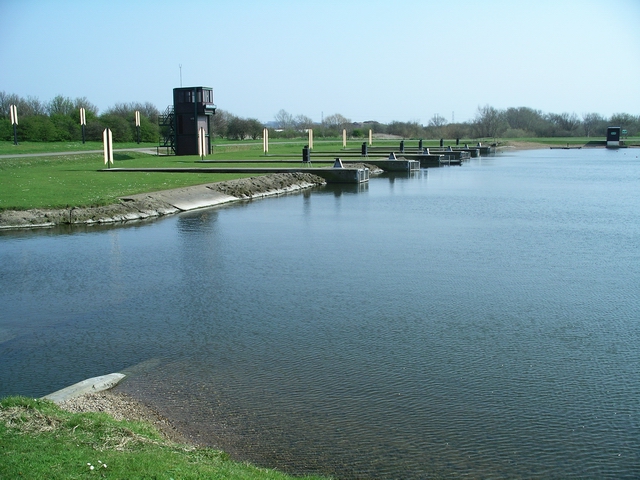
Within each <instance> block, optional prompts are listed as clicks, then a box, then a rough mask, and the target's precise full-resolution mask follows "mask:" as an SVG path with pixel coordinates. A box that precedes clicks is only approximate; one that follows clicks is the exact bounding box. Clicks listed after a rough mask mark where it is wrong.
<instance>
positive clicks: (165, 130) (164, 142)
mask: <svg viewBox="0 0 640 480" xmlns="http://www.w3.org/2000/svg"><path fill="white" fill-rule="evenodd" d="M175 119H176V116H175V113H174V111H173V105H169V106H168V107H167V108H166V109H165V111H164V112H163V113H161V114H159V115H158V126H159V127H160V135H161V138H160V140H159V143H158V149H159V148H161V147H163V148H166V149H167V153H171V154H173V155H175V154H176V122H175Z"/></svg>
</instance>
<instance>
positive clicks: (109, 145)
mask: <svg viewBox="0 0 640 480" xmlns="http://www.w3.org/2000/svg"><path fill="white" fill-rule="evenodd" d="M102 143H103V145H104V164H105V165H106V166H107V168H108V167H109V164H111V165H113V136H112V135H111V130H110V129H108V128H105V129H104V132H102Z"/></svg>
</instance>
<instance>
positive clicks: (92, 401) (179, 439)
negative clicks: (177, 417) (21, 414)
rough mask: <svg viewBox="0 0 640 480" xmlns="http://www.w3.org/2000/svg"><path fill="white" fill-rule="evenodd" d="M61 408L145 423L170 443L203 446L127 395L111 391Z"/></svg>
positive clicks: (79, 398) (81, 397)
mask: <svg viewBox="0 0 640 480" xmlns="http://www.w3.org/2000/svg"><path fill="white" fill-rule="evenodd" d="M58 406H59V407H60V408H61V409H63V410H66V411H68V412H72V413H88V412H94V413H106V414H107V415H110V416H111V417H113V418H114V419H115V420H118V421H121V420H128V421H132V422H145V423H148V424H151V425H153V426H154V427H156V429H157V430H158V431H159V432H160V433H161V434H162V435H163V436H164V437H165V438H166V439H167V440H170V441H172V442H175V443H181V444H185V445H191V446H194V447H196V446H200V445H198V444H196V443H195V442H193V441H192V440H189V439H188V438H187V437H186V436H185V435H183V434H182V433H181V432H180V431H179V430H178V429H177V428H176V427H175V426H174V425H173V423H172V422H171V419H169V418H167V417H165V416H163V415H161V414H160V413H158V412H157V411H156V410H155V409H154V408H153V407H151V406H149V405H146V404H145V403H143V402H141V401H140V400H137V399H135V398H133V397H132V396H131V395H128V394H127V393H123V392H116V391H113V389H112V388H111V389H108V390H103V391H101V392H95V393H84V394H82V395H78V396H76V397H73V398H69V399H67V400H65V401H63V402H60V403H58Z"/></svg>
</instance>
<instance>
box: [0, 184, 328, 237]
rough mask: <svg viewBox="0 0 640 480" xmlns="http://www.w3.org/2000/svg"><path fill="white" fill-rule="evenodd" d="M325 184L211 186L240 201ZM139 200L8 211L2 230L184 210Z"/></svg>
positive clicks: (2, 215)
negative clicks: (89, 205) (95, 205)
mask: <svg viewBox="0 0 640 480" xmlns="http://www.w3.org/2000/svg"><path fill="white" fill-rule="evenodd" d="M324 184H325V181H324V179H323V178H321V177H318V176H316V175H312V174H309V173H277V174H273V175H264V176H259V177H250V178H240V179H236V180H229V181H225V182H217V183H211V184H208V185H207V187H208V188H209V189H211V190H215V191H217V192H220V193H224V194H226V195H229V196H232V197H235V199H237V200H249V199H252V198H261V197H264V196H268V195H279V194H284V193H288V192H292V191H296V190H301V189H305V188H310V187H313V186H318V185H324ZM188 188H189V187H186V189H188ZM194 188H195V187H194ZM182 190H185V189H182ZM165 196H166V195H165ZM135 197H136V198H135V200H128V201H124V200H121V201H120V202H119V203H116V204H113V205H106V206H98V207H71V208H64V209H33V210H5V211H1V212H0V229H20V228H38V227H52V226H55V225H64V224H67V225H71V224H85V225H92V224H108V223H118V222H128V221H133V220H144V219H146V218H150V217H160V216H163V215H170V214H173V213H178V212H180V211H181V210H180V209H179V208H176V207H175V206H173V205H171V204H170V203H168V202H167V201H165V200H161V199H160V198H155V197H154V194H153V193H149V194H145V195H137V196H135Z"/></svg>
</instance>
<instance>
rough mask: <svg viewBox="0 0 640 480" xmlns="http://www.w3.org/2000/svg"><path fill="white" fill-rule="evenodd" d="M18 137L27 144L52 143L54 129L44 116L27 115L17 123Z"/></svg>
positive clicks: (54, 135)
mask: <svg viewBox="0 0 640 480" xmlns="http://www.w3.org/2000/svg"><path fill="white" fill-rule="evenodd" d="M18 137H19V138H20V139H21V140H22V141H27V142H53V141H55V140H57V138H56V137H57V133H56V127H55V126H54V124H53V123H52V122H51V119H50V118H49V117H48V116H46V115H28V116H25V117H24V118H22V119H21V120H20V121H19V123H18Z"/></svg>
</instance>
